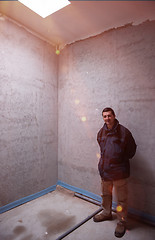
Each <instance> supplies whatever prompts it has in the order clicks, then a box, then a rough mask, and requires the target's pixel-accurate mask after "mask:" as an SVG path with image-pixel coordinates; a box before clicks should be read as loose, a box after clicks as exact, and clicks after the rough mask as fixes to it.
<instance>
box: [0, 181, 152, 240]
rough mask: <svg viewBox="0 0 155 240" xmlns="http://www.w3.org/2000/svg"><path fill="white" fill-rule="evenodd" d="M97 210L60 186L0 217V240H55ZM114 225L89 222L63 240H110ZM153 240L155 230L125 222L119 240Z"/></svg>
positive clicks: (135, 222)
mask: <svg viewBox="0 0 155 240" xmlns="http://www.w3.org/2000/svg"><path fill="white" fill-rule="evenodd" d="M98 208H99V207H98V206H96V205H94V204H92V203H89V202H87V201H84V200H82V199H80V198H77V197H75V196H74V193H73V192H71V191H69V190H66V189H64V188H62V187H60V186H58V187H57V189H56V190H55V191H53V192H51V193H48V194H46V195H44V196H42V197H40V198H38V199H36V200H33V201H31V202H28V203H26V204H24V205H21V206H19V207H17V208H14V209H12V210H10V211H8V212H5V213H3V214H1V216H0V240H56V239H57V238H58V237H59V236H60V235H61V234H63V233H64V232H66V231H67V230H68V229H70V228H71V227H73V226H74V225H75V224H77V223H79V222H80V221H82V220H83V219H84V218H86V217H87V216H89V215H91V214H92V213H93V212H95V211H96V210H97V209H98ZM116 223H117V219H116V215H115V213H114V214H113V220H112V221H106V222H101V223H94V222H93V220H92V219H90V220H89V221H88V222H86V223H85V224H84V225H82V226H81V227H80V228H78V229H76V230H75V231H74V232H72V233H71V234H70V235H68V236H66V237H65V238H64V239H66V240H81V239H82V240H113V239H118V238H116V237H115V236H114V230H115V226H116ZM123 239H124V240H146V239H148V240H154V239H155V228H154V227H152V226H149V225H146V224H143V223H141V222H137V221H135V220H133V219H129V223H128V230H127V232H126V234H125V235H124V237H123V238H122V240H123Z"/></svg>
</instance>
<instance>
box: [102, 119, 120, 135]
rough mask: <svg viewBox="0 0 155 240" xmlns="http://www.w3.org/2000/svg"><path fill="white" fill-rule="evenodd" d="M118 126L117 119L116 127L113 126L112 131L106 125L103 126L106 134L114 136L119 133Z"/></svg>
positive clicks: (116, 121)
mask: <svg viewBox="0 0 155 240" xmlns="http://www.w3.org/2000/svg"><path fill="white" fill-rule="evenodd" d="M118 125H119V121H118V120H117V119H115V123H114V126H113V128H112V129H108V128H107V125H106V123H105V124H104V125H103V129H104V131H105V133H106V134H108V133H109V134H111V133H112V134H113V133H116V132H117V128H118Z"/></svg>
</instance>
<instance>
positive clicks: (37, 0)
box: [18, 0, 70, 18]
mask: <svg viewBox="0 0 155 240" xmlns="http://www.w3.org/2000/svg"><path fill="white" fill-rule="evenodd" d="M18 1H19V2H21V3H22V4H24V5H25V6H26V7H28V8H30V9H31V10H32V11H34V12H35V13H37V14H38V15H40V16H41V17H43V18H45V17H47V16H49V15H51V14H52V13H54V12H56V11H58V10H60V9H61V8H64V7H65V6H67V5H69V4H70V2H69V1H68V0H18Z"/></svg>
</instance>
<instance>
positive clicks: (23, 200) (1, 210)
mask: <svg viewBox="0 0 155 240" xmlns="http://www.w3.org/2000/svg"><path fill="white" fill-rule="evenodd" d="M55 189H56V185H53V186H51V187H48V188H46V189H44V190H42V191H40V192H37V193H34V194H32V195H29V196H27V197H24V198H21V199H19V200H16V201H14V202H12V203H9V204H7V205H5V206H3V207H0V214H1V213H4V212H6V211H9V210H11V209H13V208H15V207H18V206H20V205H22V204H24V203H27V202H30V201H32V200H34V199H36V198H39V197H41V196H43V195H45V194H47V193H49V192H52V191H54V190H55Z"/></svg>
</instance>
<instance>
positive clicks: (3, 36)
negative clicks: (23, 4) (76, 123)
mask: <svg viewBox="0 0 155 240" xmlns="http://www.w3.org/2000/svg"><path fill="white" fill-rule="evenodd" d="M53 50H54V49H52V47H51V46H50V45H49V44H47V43H46V42H44V41H41V40H40V39H38V38H36V37H35V36H33V35H32V34H30V33H29V32H27V31H26V30H24V29H23V28H22V27H19V26H17V25H15V24H14V23H12V22H10V21H8V20H5V19H3V18H1V21H0V54H1V57H0V166H1V171H0V201H1V205H5V204H7V203H10V202H13V201H15V200H17V199H20V198H22V197H24V196H28V195H30V194H33V193H36V192H38V191H40V190H43V189H45V188H47V187H49V186H52V185H54V184H55V183H56V181H57V59H56V55H55V54H54V51H53Z"/></svg>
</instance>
